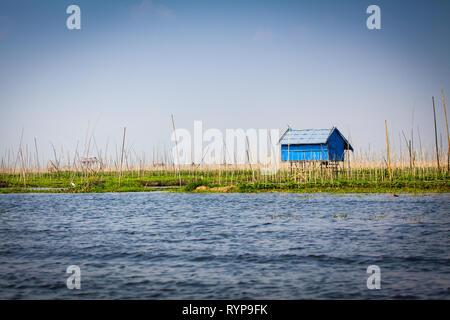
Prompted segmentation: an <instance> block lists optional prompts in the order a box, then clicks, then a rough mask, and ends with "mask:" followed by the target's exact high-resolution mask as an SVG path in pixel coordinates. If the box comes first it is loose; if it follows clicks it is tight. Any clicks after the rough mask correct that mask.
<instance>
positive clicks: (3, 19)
mask: <svg viewBox="0 0 450 320" xmlns="http://www.w3.org/2000/svg"><path fill="white" fill-rule="evenodd" d="M71 4H77V5H79V6H80V8H81V21H82V22H81V24H82V26H81V27H82V28H81V30H68V29H67V28H66V19H67V17H68V14H66V8H67V7H68V6H69V5H71ZM371 4H377V5H379V6H380V8H381V26H382V29H381V30H368V29H367V28H366V19H367V17H368V15H367V14H366V8H367V7H368V6H369V5H371ZM449 15H450V2H448V1H375V0H371V1H335V0H333V1H324V0H316V1H312V0H311V1H147V0H144V1H142V0H133V1H132V0H129V1H99V0H96V1H92V0H91V1H76V0H72V1H60V0H58V1H56V0H54V1H21V0H15V1H10V0H6V1H2V2H1V3H0V70H1V71H0V103H1V107H0V108H1V109H0V119H1V126H0V137H1V138H0V154H4V152H5V150H7V149H8V148H10V147H14V148H17V145H18V143H19V139H20V134H21V130H22V128H23V129H24V143H25V144H28V145H29V146H30V148H31V146H33V139H34V137H36V139H37V141H38V143H39V147H40V149H41V150H42V153H44V154H45V155H50V150H51V149H50V142H52V143H53V144H54V145H55V146H57V149H58V150H59V149H60V148H61V147H63V148H64V150H71V151H72V152H73V151H74V150H75V146H76V144H77V141H79V143H80V144H83V142H84V138H85V135H86V130H87V128H88V125H89V126H90V128H91V129H92V128H94V127H95V139H96V142H97V144H98V145H99V147H100V148H102V149H104V147H105V144H106V141H109V144H110V146H111V147H110V148H114V146H115V144H117V145H120V141H121V134H122V130H123V127H124V126H126V127H127V133H128V140H127V143H128V144H129V145H132V146H133V148H134V150H135V151H136V152H138V153H142V152H145V153H146V154H147V156H148V157H151V152H152V150H153V148H154V147H157V146H162V145H166V146H169V145H170V131H171V122H170V114H171V113H173V114H174V116H175V122H176V125H177V127H180V128H186V129H190V130H192V128H193V121H194V120H203V123H204V128H205V129H206V128H219V129H221V130H225V128H244V129H247V128H279V129H280V130H283V129H285V127H286V125H287V124H288V123H289V124H291V125H292V126H293V127H294V128H299V129H300V128H327V127H331V126H332V125H335V126H337V127H338V128H339V129H340V130H341V131H342V132H343V133H344V134H346V135H348V134H350V135H351V139H352V141H353V144H354V145H355V147H357V146H360V147H361V148H364V149H367V148H368V147H369V145H370V147H371V148H372V149H375V150H381V148H383V147H384V143H385V137H384V120H385V119H387V120H388V124H389V129H390V132H391V135H392V137H391V139H392V140H393V141H392V142H393V144H394V146H396V145H397V146H398V139H399V133H400V132H401V130H402V129H403V130H405V133H407V132H410V130H411V123H412V116H413V114H414V130H415V131H416V132H417V127H419V128H420V134H421V139H422V144H423V146H424V147H429V148H430V149H431V147H432V144H433V135H434V132H433V115H432V107H431V96H433V95H434V96H435V99H436V108H437V117H438V125H439V131H440V135H442V141H443V143H444V146H445V145H446V135H445V124H444V122H443V108H442V98H441V95H440V88H441V87H444V90H445V92H446V93H447V96H448V97H450V63H449V62H450V50H449V49H450V41H449V39H450V19H449V18H450V17H449ZM447 100H448V101H450V98H447ZM415 140H416V141H417V136H416V137H415Z"/></svg>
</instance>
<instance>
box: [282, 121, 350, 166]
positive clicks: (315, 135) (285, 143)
mask: <svg viewBox="0 0 450 320" xmlns="http://www.w3.org/2000/svg"><path fill="white" fill-rule="evenodd" d="M279 143H280V144H281V160H282V161H322V162H328V161H344V159H345V151H346V150H351V151H353V147H352V146H351V145H350V143H349V142H348V141H347V139H346V138H345V137H344V135H343V134H342V133H341V132H340V131H339V130H338V129H337V128H336V127H333V128H331V129H305V130H293V129H291V128H288V129H287V130H286V132H285V133H284V134H283V135H282V136H281V138H280V141H279Z"/></svg>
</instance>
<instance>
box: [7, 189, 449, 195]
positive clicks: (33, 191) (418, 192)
mask: <svg viewBox="0 0 450 320" xmlns="http://www.w3.org/2000/svg"><path fill="white" fill-rule="evenodd" d="M211 189H212V190H211ZM211 189H202V190H192V191H187V190H185V188H184V187H181V188H179V187H177V188H146V189H139V190H129V189H124V190H102V191H99V190H89V191H87V190H86V191H79V190H71V189H58V190H53V189H46V188H43V189H37V188H30V189H24V188H22V189H16V188H14V189H10V188H1V189H0V195H2V194H26V193H28V194H93V193H96V194H101V193H146V192H148V193H153V192H158V193H186V194H210V193H219V194H231V193H233V194H238V193H239V194H251V193H299V194H322V193H323V194H336V195H340V194H392V195H396V194H413V195H422V194H423V195H431V194H445V193H450V188H442V189H441V188H439V189H431V190H430V189H422V188H420V189H418V188H417V189H412V188H391V189H387V188H320V187H318V188H298V189H297V188H294V189H255V190H251V191H239V190H238V189H237V188H235V190H227V191H220V190H215V189H214V188H211Z"/></svg>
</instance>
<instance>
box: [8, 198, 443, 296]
mask: <svg viewBox="0 0 450 320" xmlns="http://www.w3.org/2000/svg"><path fill="white" fill-rule="evenodd" d="M70 265H77V266H79V267H80V269H81V289H80V290H76V289H74V290H69V289H68V288H67V286H66V280H67V278H68V277H69V276H70V274H68V273H66V269H67V267H68V266H70ZM370 265H377V266H379V267H380V270H381V289H379V290H376V289H374V290H369V289H368V288H367V278H368V277H369V276H370V274H368V273H367V267H368V266H370ZM0 298H1V299H86V298H94V299H360V298H361V299H367V298H370V299H373V298H375V299H377V298H388V299H394V298H403V299H449V298H450V195H449V194H440V195H426V196H413V195H400V196H399V197H394V196H392V195H383V194H375V195H325V194H314V195H305V194H289V193H281V194H279V193H278V194H277V193H267V194H178V193H171V194H168V193H154V192H153V193H122V194H113V193H104V194H4V195H0Z"/></svg>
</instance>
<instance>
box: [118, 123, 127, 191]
mask: <svg viewBox="0 0 450 320" xmlns="http://www.w3.org/2000/svg"><path fill="white" fill-rule="evenodd" d="M126 132H127V128H126V127H124V128H123V140H122V155H121V156H120V171H119V189H120V178H121V177H122V165H123V149H124V148H125V134H126Z"/></svg>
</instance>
